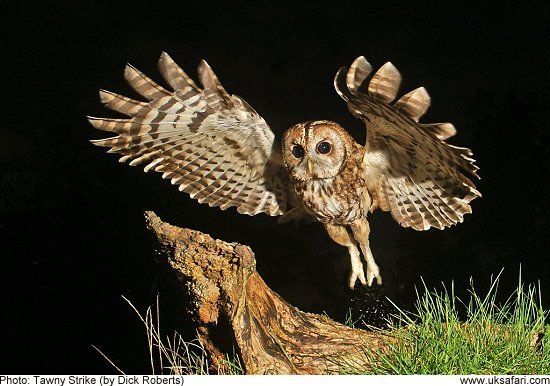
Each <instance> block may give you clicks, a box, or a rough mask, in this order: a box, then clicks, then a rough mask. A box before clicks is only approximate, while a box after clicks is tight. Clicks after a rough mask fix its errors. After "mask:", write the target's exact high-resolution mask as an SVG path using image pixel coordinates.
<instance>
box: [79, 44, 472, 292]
mask: <svg viewBox="0 0 550 386" xmlns="http://www.w3.org/2000/svg"><path fill="white" fill-rule="evenodd" d="M159 68H160V72H161V73H162V75H163V77H164V78H165V80H166V82H167V83H168V84H169V85H170V86H171V87H172V89H173V90H174V91H168V90H166V89H164V88H163V87H161V86H159V85H158V84H156V83H155V82H154V81H152V80H151V79H150V78H148V77H146V76H145V75H144V74H142V73H141V72H139V71H138V70H136V69H135V68H134V67H132V66H130V65H128V66H127V67H126V69H125V71H124V75H125V78H126V80H127V81H128V83H129V84H130V85H131V86H132V87H133V88H134V89H135V90H136V91H137V92H138V93H139V94H141V95H142V96H143V97H145V98H146V99H147V100H148V102H142V101H136V100H133V99H130V98H126V97H123V96H121V95H117V94H114V93H110V92H107V91H103V90H102V91H100V98H101V101H102V102H103V103H104V104H105V105H107V106H108V107H110V108H112V109H113V110H116V111H118V112H120V113H123V114H125V115H127V116H129V117H130V118H128V119H107V118H94V117H89V120H90V123H91V124H92V125H93V126H94V127H95V128H97V129H100V130H106V131H111V132H115V133H116V134H117V136H115V137H111V138H106V139H100V140H95V141H92V142H93V143H94V144H95V145H98V146H104V147H110V150H109V152H111V153H118V154H121V155H122V157H121V158H120V161H121V162H125V161H130V165H132V166H134V165H139V164H145V165H146V166H145V171H146V172H147V171H149V170H151V169H152V170H155V171H157V172H162V173H163V174H162V177H163V178H165V179H170V181H171V183H172V184H174V185H178V186H179V190H180V191H185V192H187V193H188V194H189V195H190V196H191V197H192V198H195V199H197V200H198V201H199V202H201V203H206V204H208V205H210V206H218V207H220V208H221V209H227V208H229V207H236V208H237V211H238V212H239V213H243V214H248V215H255V214H258V213H266V214H268V215H271V216H282V217H281V220H282V221H289V220H292V219H296V218H299V217H301V216H311V217H314V218H315V219H317V220H318V221H320V222H322V223H323V224H324V225H325V228H326V229H327V232H328V234H329V235H330V236H331V238H332V239H333V240H334V241H336V242H337V243H339V244H341V245H343V246H346V247H347V248H348V249H349V253H350V258H351V265H352V269H351V271H352V272H351V275H350V278H349V282H348V285H349V286H350V287H352V288H353V287H354V285H355V282H356V280H359V281H360V282H361V283H362V284H368V285H371V284H372V282H373V280H375V279H376V281H377V282H378V283H379V284H381V282H382V280H381V276H380V273H379V269H378V266H377V265H376V263H375V261H374V258H373V256H372V253H371V251H370V248H369V241H368V235H369V232H370V228H369V224H368V221H367V215H368V213H369V212H372V211H373V210H374V209H376V208H380V209H382V210H384V211H390V212H391V213H392V216H393V217H394V218H395V219H396V221H397V222H398V223H399V224H401V225H402V226H404V227H412V228H413V229H416V230H427V229H429V228H430V227H434V228H438V229H443V228H445V227H448V226H451V225H454V224H456V223H458V222H462V220H463V216H464V214H466V213H470V212H471V208H470V205H469V202H470V201H471V200H473V199H474V198H476V197H478V196H480V193H479V192H478V191H477V190H476V188H475V186H474V184H473V183H472V182H471V181H470V179H469V178H468V176H467V175H472V176H475V177H477V174H476V171H477V167H476V166H475V164H474V160H473V159H472V158H471V156H472V153H471V151H470V150H469V149H466V148H459V147H455V146H452V145H449V144H447V143H446V142H445V140H446V139H448V138H449V137H451V136H453V135H454V134H455V133H456V130H455V128H454V126H453V125H452V124H450V123H437V124H420V123H418V120H419V119H420V117H421V116H422V115H423V114H424V113H425V112H426V110H427V109H428V107H429V105H430V97H429V95H428V93H427V92H426V90H425V89H424V88H423V87H420V88H418V89H416V90H413V91H412V92H410V93H408V94H406V95H404V96H403V97H401V98H400V99H399V100H398V101H397V102H395V103H392V102H393V101H394V99H395V97H396V95H397V92H398V89H399V85H400V82H401V75H400V74H399V72H398V71H397V69H396V68H395V67H394V66H393V65H392V64H391V63H389V62H388V63H386V64H385V65H383V66H382V67H381V68H380V69H379V70H378V71H377V72H376V73H375V74H374V75H373V76H372V78H371V80H370V81H369V82H367V81H366V79H367V77H368V76H369V74H370V73H371V71H372V67H371V66H370V64H369V63H368V62H367V60H366V59H365V58H364V57H359V58H357V59H356V60H355V61H354V62H353V64H352V65H351V67H350V69H349V71H347V72H346V71H345V69H340V71H339V72H338V73H337V75H336V77H335V79H334V84H335V87H336V90H337V92H338V94H339V95H340V96H341V97H342V98H343V99H344V100H345V101H346V102H347V105H348V108H349V110H350V112H351V113H352V114H353V115H354V116H355V117H357V118H359V119H361V120H363V121H364V122H365V123H366V125H367V141H366V144H365V146H364V147H363V146H361V145H359V144H358V143H356V142H355V141H354V140H353V138H352V137H351V136H350V135H349V134H348V133H347V132H346V131H345V130H344V129H343V128H342V127H340V126H339V125H338V124H337V123H335V122H331V121H311V122H305V123H300V124H298V125H295V126H293V127H292V128H290V129H289V130H287V131H286V133H285V134H284V137H283V141H282V146H279V144H278V143H277V142H276V141H275V136H274V134H273V132H272V131H271V129H270V128H269V126H268V125H267V123H266V122H265V121H264V119H263V118H262V117H261V116H260V115H259V114H258V113H257V112H256V111H255V110H254V109H253V108H252V107H251V106H250V105H248V103H246V102H245V101H244V100H243V99H241V98H240V97H238V96H236V95H230V94H228V93H227V91H226V90H225V89H224V88H223V86H222V85H221V83H220V82H219V80H218V78H217V77H216V75H215V74H214V72H213V71H212V69H211V68H210V67H209V66H208V64H207V63H206V62H205V61H202V62H201V63H200V65H199V71H198V72H199V79H200V81H201V84H202V87H203V88H202V89H201V88H199V87H198V86H197V85H196V84H195V83H194V82H193V80H192V79H191V78H190V77H189V76H187V75H186V74H185V72H183V70H182V69H181V68H180V67H179V66H178V65H177V64H176V63H175V62H174V61H173V60H172V59H171V58H170V57H169V56H168V55H167V54H166V53H163V54H162V55H161V58H160V60H159ZM357 244H359V248H360V249H361V251H362V252H363V256H364V258H365V261H366V263H367V267H366V273H367V275H366V277H365V273H364V271H363V265H362V263H361V259H360V253H359V249H358V247H357Z"/></svg>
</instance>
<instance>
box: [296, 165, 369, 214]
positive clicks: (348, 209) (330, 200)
mask: <svg viewBox="0 0 550 386" xmlns="http://www.w3.org/2000/svg"><path fill="white" fill-rule="evenodd" d="M349 172H350V171H349ZM294 189H295V190H296V195H297V196H298V197H299V198H300V199H301V200H302V202H303V203H304V206H305V207H306V208H307V209H308V210H309V211H310V213H311V214H312V215H313V216H314V217H315V218H316V219H317V220H318V221H320V222H322V223H329V224H350V223H352V222H353V221H355V220H357V219H358V218H361V217H364V214H365V213H366V212H367V210H368V208H369V207H370V202H371V198H370V196H369V194H368V191H367V190H366V188H365V181H364V180H363V178H362V177H361V176H360V173H357V172H354V173H346V171H345V170H344V171H343V173H340V174H339V175H337V176H336V177H334V178H329V179H313V180H309V181H297V182H295V183H294Z"/></svg>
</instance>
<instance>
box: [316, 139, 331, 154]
mask: <svg viewBox="0 0 550 386" xmlns="http://www.w3.org/2000/svg"><path fill="white" fill-rule="evenodd" d="M331 150H332V146H331V145H330V143H328V142H325V141H323V142H319V143H318V144H317V151H318V152H319V153H321V154H328V153H330V151H331Z"/></svg>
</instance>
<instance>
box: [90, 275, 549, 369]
mask: <svg viewBox="0 0 550 386" xmlns="http://www.w3.org/2000/svg"><path fill="white" fill-rule="evenodd" d="M499 277H500V275H498V276H497V277H496V278H495V279H494V280H493V279H492V280H491V286H490V288H489V290H488V292H487V294H485V295H484V296H480V295H479V294H478V293H477V292H476V291H475V289H474V287H473V284H472V286H471V288H470V290H469V294H470V296H469V299H468V300H467V302H463V301H462V300H460V299H458V298H457V297H456V296H455V291H454V286H451V288H450V290H447V288H445V287H443V290H441V291H435V290H432V291H430V290H428V288H426V285H425V284H424V291H423V294H422V295H420V294H419V293H418V291H417V297H418V300H417V305H416V311H415V312H412V313H410V312H406V311H403V310H401V309H399V307H397V306H395V307H396V310H397V314H396V315H394V316H393V317H392V319H391V321H389V323H390V327H389V329H387V330H384V333H385V334H387V335H389V336H390V337H391V338H394V339H395V342H396V343H394V344H391V345H390V346H389V349H388V350H387V351H386V352H384V353H380V352H374V351H373V350H371V349H370V348H369V347H365V348H364V352H365V355H367V356H368V357H369V359H370V360H369V362H371V363H372V364H373V365H372V367H370V368H368V369H365V368H363V367H361V366H359V365H357V364H355V363H350V362H347V363H346V362H342V363H341V364H340V365H341V373H342V374H550V325H545V321H546V320H547V318H548V311H546V310H544V309H543V307H542V304H541V292H540V286H539V287H536V286H534V285H529V286H525V285H523V284H522V283H521V274H520V280H519V284H518V286H517V288H516V290H515V291H514V292H513V293H512V294H511V295H510V296H509V297H508V299H507V300H506V301H504V302H499V301H498V300H497V299H498V298H497V293H498V284H499ZM125 300H126V301H127V302H128V303H129V304H130V306H131V307H132V308H133V310H134V311H135V312H136V314H137V315H138V316H139V318H140V319H141V321H142V323H143V324H144V326H145V329H146V333H147V340H148V343H149V344H148V349H149V357H150V363H151V371H152V373H153V374H175V375H186V374H198V375H207V374H210V372H209V368H210V367H211V366H209V365H210V363H209V359H208V357H207V354H206V352H205V349H204V347H203V346H202V345H201V343H200V342H199V341H198V340H195V341H192V342H186V341H185V340H184V339H183V338H182V337H181V335H180V334H179V333H177V332H175V333H174V334H173V335H171V336H168V335H166V336H164V335H162V334H161V332H160V323H159V309H158V299H157V304H156V308H155V312H153V309H152V308H151V307H149V308H148V309H147V311H146V313H145V315H144V316H142V315H141V314H140V313H139V312H138V311H137V310H136V308H135V307H134V306H133V305H132V303H131V302H130V301H129V300H127V299H125ZM394 305H395V304H394ZM459 315H462V317H460V316H459ZM346 319H347V320H346V323H347V324H348V325H351V326H355V327H357V324H358V321H356V320H353V319H352V318H351V314H349V315H347V316H346ZM391 338H390V339H391ZM98 351H99V350H98ZM100 353H101V352H100ZM101 355H103V356H104V357H105V358H106V359H107V360H108V361H109V362H110V363H111V364H112V365H113V366H114V367H115V368H116V369H117V370H119V371H120V372H121V373H123V372H122V370H120V369H119V368H118V367H116V365H115V364H114V363H112V362H111V361H110V360H109V359H108V358H107V356H105V355H104V354H103V353H101ZM222 367H223V368H224V370H223V373H224V374H244V370H243V367H242V365H241V364H240V362H239V358H238V356H237V355H235V354H234V355H232V356H227V357H226V358H225V360H224V366H222ZM219 373H222V371H221V370H220V372H219Z"/></svg>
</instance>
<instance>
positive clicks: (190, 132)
mask: <svg viewBox="0 0 550 386" xmlns="http://www.w3.org/2000/svg"><path fill="white" fill-rule="evenodd" d="M159 69H160V72H161V74H162V75H163V77H164V78H165V80H166V82H167V83H168V84H169V85H170V86H171V87H172V88H173V89H174V91H168V90H166V89H164V88H163V87H162V86H160V85H158V84H157V83H155V82H154V81H153V80H151V79H150V78H148V77H147V76H145V75H144V74H143V73H141V72H140V71H138V70H137V69H135V68H134V67H132V66H130V65H128V66H127V67H126V69H125V71H124V76H125V78H126V80H127V81H128V83H129V84H130V85H131V86H132V88H133V89H134V90H135V91H136V92H138V93H139V94H140V95H142V96H143V97H144V98H146V99H147V101H146V102H144V101H137V100H133V99H131V98H127V97H124V96H122V95H118V94H115V93H111V92H108V91H104V90H101V91H100V99H101V101H102V102H103V103H104V104H105V105H106V106H107V107H109V108H111V109H113V110H115V111H118V112H120V113H122V114H125V115H127V116H129V117H130V118H128V119H109V118H95V117H88V118H89V121H90V123H91V124H92V125H93V126H94V127H95V128H97V129H100V130H104V131H110V132H115V133H116V134H117V136H115V137H111V138H105V139H99V140H94V141H92V143H93V144H94V145H97V146H103V147H109V148H110V150H109V151H108V152H109V153H117V154H120V155H121V156H122V157H121V158H120V161H121V162H126V161H130V162H129V164H130V165H132V166H135V165H141V164H145V168H144V170H145V171H146V172H147V171H149V170H154V171H156V172H160V173H162V177H163V178H165V179H169V180H170V181H171V183H172V184H174V185H178V186H179V190H180V191H184V192H187V193H188V194H189V195H190V196H191V197H192V198H195V199H197V200H198V201H199V202H201V203H206V204H208V205H210V206H218V207H220V208H221V209H227V208H229V207H236V208H237V210H238V211H239V213H244V214H248V215H255V214H257V213H261V212H263V213H266V214H268V215H271V216H277V215H282V214H284V213H285V211H286V210H287V205H288V200H289V198H288V197H289V194H288V192H289V181H288V176H287V174H286V171H285V170H284V167H283V164H282V159H281V153H280V150H279V148H278V146H277V145H276V144H275V141H274V134H273V132H272V131H271V129H270V128H269V126H268V125H267V123H266V122H265V121H264V119H263V118H262V117H261V116H260V115H258V113H257V112H256V111H255V110H254V109H252V108H251V107H250V106H249V105H248V104H247V103H246V102H245V101H244V100H243V99H241V98H240V97H238V96H236V95H230V94H228V93H227V91H226V90H225V89H224V88H223V86H222V85H221V83H220V81H219V80H218V78H217V76H216V75H215V74H214V72H213V71H212V69H211V68H210V67H209V66H208V64H207V63H206V62H205V61H202V62H201V63H200V65H199V79H200V81H201V84H202V86H203V88H202V89H201V88H199V87H198V86H197V85H196V84H195V83H194V82H193V80H192V79H191V78H190V77H189V76H187V74H186V73H185V72H184V71H183V70H182V69H181V68H180V67H179V66H178V65H177V64H176V63H175V62H174V61H173V60H172V59H171V58H170V57H169V56H168V55H167V54H166V53H162V55H161V57H160V60H159Z"/></svg>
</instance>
